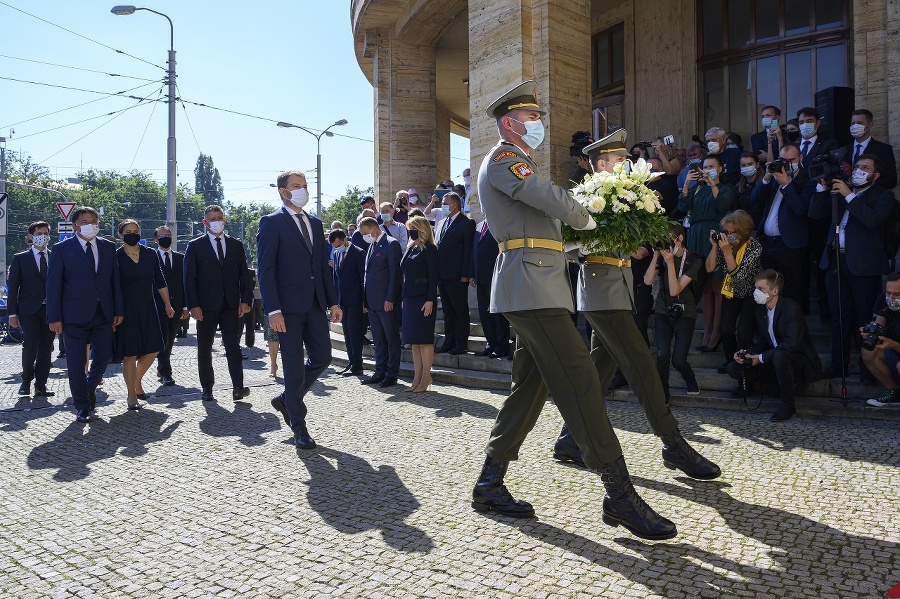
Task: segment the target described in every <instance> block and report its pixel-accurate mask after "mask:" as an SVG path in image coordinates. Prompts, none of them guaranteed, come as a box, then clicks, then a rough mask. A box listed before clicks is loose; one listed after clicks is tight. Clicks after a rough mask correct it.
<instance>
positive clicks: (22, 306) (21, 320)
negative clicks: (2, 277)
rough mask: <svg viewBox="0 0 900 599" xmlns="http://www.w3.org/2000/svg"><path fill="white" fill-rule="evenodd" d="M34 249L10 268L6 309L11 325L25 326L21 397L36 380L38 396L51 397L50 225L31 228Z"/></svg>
mask: <svg viewBox="0 0 900 599" xmlns="http://www.w3.org/2000/svg"><path fill="white" fill-rule="evenodd" d="M28 234H29V235H30V236H31V247H30V248H29V249H27V250H26V251H24V252H22V253H20V254H16V255H15V256H13V259H12V263H11V264H10V265H9V278H8V280H7V283H6V284H7V288H8V290H9V293H8V295H7V298H6V302H7V303H6V309H7V313H8V314H9V326H11V327H22V333H23V334H24V336H25V340H24V343H23V345H22V385H21V386H20V387H19V395H31V381H32V380H33V381H34V395H35V396H36V397H52V396H53V395H55V394H54V393H53V392H52V391H47V377H48V376H49V375H50V359H51V356H50V354H51V353H53V338H54V337H55V335H54V334H53V331H51V330H50V328H49V327H48V326H47V302H46V300H45V298H46V291H47V264H48V263H47V257H48V256H49V255H50V250H49V249H47V245H48V244H49V243H50V224H49V223H46V222H44V221H37V222H34V223H31V224H30V225H28Z"/></svg>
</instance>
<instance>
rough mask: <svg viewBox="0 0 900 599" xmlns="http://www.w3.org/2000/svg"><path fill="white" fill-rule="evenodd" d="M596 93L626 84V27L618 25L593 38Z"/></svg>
mask: <svg viewBox="0 0 900 599" xmlns="http://www.w3.org/2000/svg"><path fill="white" fill-rule="evenodd" d="M593 56H594V93H595V94H596V93H598V92H602V91H607V90H611V89H613V88H617V87H621V86H623V85H624V84H625V26H624V25H617V26H616V27H613V28H612V29H607V30H606V31H602V32H600V33H598V34H597V35H595V36H594V37H593Z"/></svg>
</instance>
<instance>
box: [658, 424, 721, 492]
mask: <svg viewBox="0 0 900 599" xmlns="http://www.w3.org/2000/svg"><path fill="white" fill-rule="evenodd" d="M662 442H663V448H662V459H663V464H664V465H665V467H666V468H668V469H670V470H675V469H676V468H678V469H679V470H681V471H682V472H684V473H685V474H687V475H688V476H690V477H691V478H698V479H700V480H712V479H714V478H719V477H720V476H722V471H721V470H720V469H719V467H718V466H716V465H715V464H713V463H712V462H710V461H709V460H707V459H706V458H704V457H703V456H702V455H700V454H699V453H698V452H697V450H696V449H694V448H693V447H691V446H690V445H688V442H687V441H686V440H685V438H684V437H682V436H681V432H680V431H679V430H678V429H675V430H674V431H672V432H671V433H669V434H668V435H666V436H664V437H662Z"/></svg>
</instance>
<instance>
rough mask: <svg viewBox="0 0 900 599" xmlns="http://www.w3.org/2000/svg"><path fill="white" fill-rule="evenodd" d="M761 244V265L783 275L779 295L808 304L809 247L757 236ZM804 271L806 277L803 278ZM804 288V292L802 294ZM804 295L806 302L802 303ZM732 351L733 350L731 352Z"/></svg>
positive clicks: (777, 238) (779, 239) (778, 238)
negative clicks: (790, 245)
mask: <svg viewBox="0 0 900 599" xmlns="http://www.w3.org/2000/svg"><path fill="white" fill-rule="evenodd" d="M759 241H760V243H761V244H762V257H761V265H762V267H763V268H771V269H774V270H777V271H778V272H780V273H781V274H782V275H784V287H783V288H782V290H781V295H782V296H784V297H789V298H791V299H793V300H795V301H796V302H797V303H798V304H800V305H801V306H804V305H806V306H808V305H809V268H808V259H809V249H808V248H789V247H787V246H786V245H784V241H783V240H782V238H781V237H767V236H765V235H763V236H761V237H760V238H759ZM804 272H805V273H806V278H804ZM804 290H806V293H805V294H804ZM804 295H805V296H806V298H805V300H806V304H804V303H803V302H804ZM732 353H733V352H732Z"/></svg>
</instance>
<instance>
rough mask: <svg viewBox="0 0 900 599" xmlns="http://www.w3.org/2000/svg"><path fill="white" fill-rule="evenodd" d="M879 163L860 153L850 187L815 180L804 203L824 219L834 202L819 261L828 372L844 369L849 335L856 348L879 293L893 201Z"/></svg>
mask: <svg viewBox="0 0 900 599" xmlns="http://www.w3.org/2000/svg"><path fill="white" fill-rule="evenodd" d="M881 168H882V165H881V161H880V160H878V158H877V157H875V156H873V155H871V154H863V155H862V156H860V157H859V158H858V159H857V160H856V164H854V166H853V174H852V175H851V178H850V185H851V186H852V189H851V188H850V187H849V186H848V185H847V183H845V182H843V181H841V180H839V179H835V180H834V182H833V183H832V186H831V189H826V188H825V186H824V185H822V184H819V186H818V187H817V188H816V194H815V196H814V197H813V201H812V203H811V204H810V206H809V211H810V216H811V217H814V218H822V219H829V218H830V217H831V216H832V202H837V205H838V209H837V218H838V220H837V222H833V221H832V222H831V226H830V227H829V231H828V237H827V239H826V244H825V249H824V250H823V252H822V257H821V261H820V262H819V266H820V267H821V268H822V270H823V271H825V272H826V273H827V277H828V279H827V283H828V303H829V304H830V306H831V314H832V319H831V365H830V366H829V368H828V369H827V370H826V374H827V375H828V376H829V377H837V376H841V374H846V373H847V370H848V365H849V363H850V341H851V339H852V340H853V342H854V344H855V345H856V346H857V347H858V345H859V343H860V342H861V341H862V339H861V338H860V336H859V333H858V329H859V327H861V326H863V325H865V324H866V323H868V322H869V320H870V317H871V316H872V306H873V305H875V298H877V297H878V295H879V294H880V293H881V277H882V275H885V274H887V272H888V256H887V251H886V250H885V247H884V231H883V226H884V222H885V221H886V220H887V218H888V216H890V214H891V211H892V210H894V209H895V205H896V202H897V200H896V199H894V194H893V193H891V191H890V190H889V189H882V188H881V187H880V186H879V185H878V181H879V179H880V178H881ZM836 227H837V228H839V229H840V232H839V234H838V238H837V239H835V235H834V233H835V228H836ZM835 246H836V247H835ZM835 249H837V250H838V255H839V257H840V260H839V264H838V263H836V262H835V259H834V258H835ZM838 266H840V272H838V268H837V267H838ZM838 275H840V276H838ZM838 294H840V301H839V300H838ZM839 304H840V306H839ZM839 307H840V310H839V309H838V308H839ZM860 367H861V370H862V373H863V377H867V376H868V371H867V370H866V369H865V366H864V365H863V364H862V360H860Z"/></svg>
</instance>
